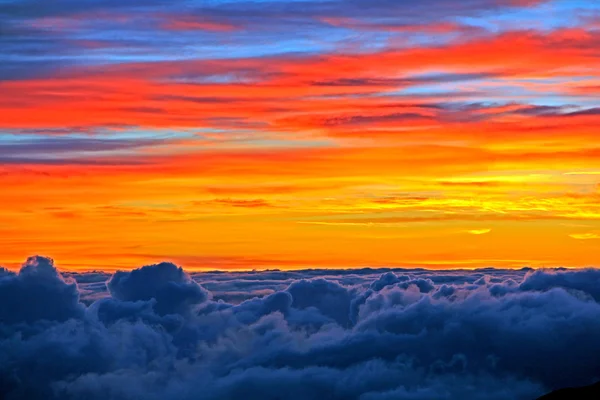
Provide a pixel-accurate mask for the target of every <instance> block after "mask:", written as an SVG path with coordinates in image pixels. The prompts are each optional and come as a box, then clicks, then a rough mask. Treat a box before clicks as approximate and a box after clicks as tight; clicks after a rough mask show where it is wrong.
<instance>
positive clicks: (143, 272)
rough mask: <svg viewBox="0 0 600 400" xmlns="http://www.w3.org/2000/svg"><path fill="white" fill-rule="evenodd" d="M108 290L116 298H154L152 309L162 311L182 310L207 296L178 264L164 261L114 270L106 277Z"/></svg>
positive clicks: (181, 312) (201, 301)
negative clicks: (107, 278)
mask: <svg viewBox="0 0 600 400" xmlns="http://www.w3.org/2000/svg"><path fill="white" fill-rule="evenodd" d="M108 290H109V291H110V293H111V295H112V297H114V298H116V299H118V300H124V301H140V300H144V301H145V300H150V299H154V300H155V301H156V303H155V304H154V309H155V310H156V312H157V313H159V314H161V315H165V314H185V313H187V312H189V311H190V309H191V308H192V307H193V306H195V305H197V304H200V303H203V302H204V301H206V300H207V299H208V297H209V293H208V292H207V291H206V290H204V289H203V288H202V287H201V286H200V285H198V284H197V283H196V282H195V281H193V280H192V279H191V278H190V276H189V275H188V274H187V273H185V272H184V271H183V269H182V268H181V267H177V266H176V265H175V264H171V263H166V262H163V263H160V264H155V265H148V266H145V267H142V268H139V269H134V270H133V271H131V272H125V271H119V272H116V273H115V274H114V275H113V276H112V277H111V278H110V280H109V281H108Z"/></svg>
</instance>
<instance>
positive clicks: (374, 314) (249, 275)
mask: <svg viewBox="0 0 600 400" xmlns="http://www.w3.org/2000/svg"><path fill="white" fill-rule="evenodd" d="M599 284H600V271H598V270H594V269H588V270H561V269H556V270H537V271H533V270H529V269H522V270H497V269H482V270H474V271H437V272H433V271H427V270H422V269H402V270H400V269H396V270H374V269H363V270H304V271H289V272H287V271H264V272H240V273H216V272H215V273H197V274H192V275H189V274H187V273H186V272H185V271H183V270H182V269H181V268H178V267H177V266H175V265H173V264H171V263H160V264H155V265H149V266H145V267H142V268H139V269H135V270H133V271H129V272H117V273H115V274H114V275H112V276H111V275H108V274H103V273H98V272H94V273H77V274H74V273H69V274H66V273H65V274H61V273H60V272H59V271H58V270H57V269H56V268H55V266H54V264H53V262H52V260H50V259H48V258H44V257H39V256H37V257H31V258H30V259H28V260H27V262H26V263H25V264H24V265H23V267H22V268H21V270H20V272H19V273H18V274H15V273H12V272H9V271H7V270H2V272H1V273H0V289H1V290H0V294H1V297H0V301H1V304H2V305H3V307H1V310H2V311H1V313H0V394H1V395H2V397H3V398H6V399H24V398H27V399H34V400H35V399H69V398H73V399H76V398H87V399H130V398H144V399H234V398H241V397H243V398H248V399H276V398H281V397H282V396H283V397H285V398H290V399H309V398H331V399H361V400H367V399H392V398H406V399H415V400H416V399H423V400H425V399H432V398H436V399H465V398H468V399H485V400H488V399H524V400H525V399H533V398H535V397H536V396H538V395H540V394H542V393H544V392H546V391H548V390H550V389H554V388H558V387H564V386H571V385H582V384H588V383H591V382H593V381H595V380H597V379H599V378H600V374H599V372H598V371H600V361H598V357H597V356H596V355H597V354H598V353H599V352H600V339H599V338H600V303H599V302H598V301H599V300H600V293H599V292H598V290H597V287H598V286H599ZM225 299H226V300H225Z"/></svg>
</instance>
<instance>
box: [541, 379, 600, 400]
mask: <svg viewBox="0 0 600 400" xmlns="http://www.w3.org/2000/svg"><path fill="white" fill-rule="evenodd" d="M598 399H600V382H597V383H595V384H593V385H590V386H582V387H577V388H565V389H558V390H555V391H553V392H551V393H548V394H545V395H543V396H542V397H539V398H538V399H537V400H598Z"/></svg>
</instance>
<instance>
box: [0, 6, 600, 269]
mask: <svg viewBox="0 0 600 400" xmlns="http://www.w3.org/2000/svg"><path fill="white" fill-rule="evenodd" d="M0 56H1V60H2V63H0V116H1V117H0V188H1V189H0V238H1V242H2V244H1V245H0V249H1V255H0V257H1V259H0V263H1V264H2V265H4V266H7V267H9V268H17V267H18V266H19V265H20V263H21V261H22V260H23V259H25V258H26V257H27V256H29V255H32V254H44V255H48V256H51V257H54V258H56V259H59V260H60V261H61V268H65V269H103V270H114V269H118V268H131V267H132V266H139V265H145V264H150V263H155V262H159V261H161V260H170V261H173V262H175V263H177V264H178V265H185V266H186V268H188V269H244V270H246V269H253V268H257V269H264V268H280V269H295V268H306V267H318V268H328V267H335V268H349V267H366V266H371V267H383V266H407V267H426V268H455V267H460V268H476V267H487V266H496V267H502V268H520V267H523V266H532V267H540V266H567V267H583V266H598V265H600V251H599V250H598V249H600V131H599V127H600V3H598V2H593V1H582V0H467V1H465V0H423V1H419V2H410V1H392V0H346V1H340V0H323V1H316V0H289V1H277V0H257V1H250V0H227V1H222V0H203V1H200V0H198V1H190V0H173V1H170V2H163V1H156V0H132V1H114V0H104V1H98V0H90V1H85V2H84V1H80V0H53V1H51V2H50V1H35V0H29V1H27V0H21V1H14V0H1V1H0Z"/></svg>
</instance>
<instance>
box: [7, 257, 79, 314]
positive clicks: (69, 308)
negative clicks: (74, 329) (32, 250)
mask: <svg viewBox="0 0 600 400" xmlns="http://www.w3.org/2000/svg"><path fill="white" fill-rule="evenodd" d="M82 314H83V306H82V304H80V303H79V292H78V290H77V284H76V283H75V281H74V280H73V279H70V278H67V279H64V278H63V277H62V276H61V274H60V273H59V272H58V271H57V270H56V268H55V267H54V262H53V260H52V259H51V258H45V257H40V256H35V257H30V258H29V259H27V261H26V262H25V264H23V266H22V267H21V270H20V271H19V273H18V274H14V273H11V272H10V271H7V270H3V271H0V324H15V323H30V322H34V321H38V320H49V321H65V320H67V319H69V318H74V317H78V316H81V315H82Z"/></svg>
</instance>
